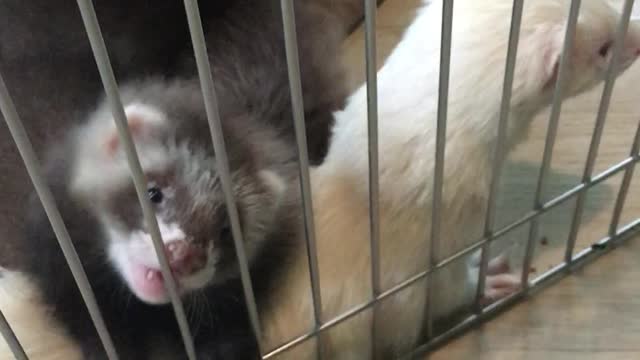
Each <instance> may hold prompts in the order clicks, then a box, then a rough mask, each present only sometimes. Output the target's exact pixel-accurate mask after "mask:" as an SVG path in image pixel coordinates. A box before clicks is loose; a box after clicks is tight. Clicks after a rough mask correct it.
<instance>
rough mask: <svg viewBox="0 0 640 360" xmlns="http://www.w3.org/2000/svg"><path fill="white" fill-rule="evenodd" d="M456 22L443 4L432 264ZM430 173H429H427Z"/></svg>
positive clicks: (428, 309)
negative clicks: (452, 38) (452, 35)
mask: <svg viewBox="0 0 640 360" xmlns="http://www.w3.org/2000/svg"><path fill="white" fill-rule="evenodd" d="M452 25H453V0H450V1H445V2H443V4H442V27H441V34H440V72H439V79H438V115H437V116H438V117H437V130H436V149H435V160H436V162H435V165H434V178H433V204H432V207H431V233H430V234H429V236H430V240H429V266H430V267H434V266H435V265H436V263H437V262H438V255H439V254H438V253H439V244H438V242H439V241H440V225H441V223H442V214H441V210H442V191H443V185H444V184H443V178H444V166H445V164H444V155H445V147H446V136H447V110H448V105H449V104H448V100H449V75H450V65H451V32H452ZM425 176H426V174H425ZM433 282H434V281H433V278H432V279H427V289H426V291H427V301H426V303H425V312H424V313H425V324H426V335H427V338H430V337H431V336H432V335H433V297H432V296H431V294H432V293H433V291H432V290H431V288H432V286H431V285H432V283H433Z"/></svg>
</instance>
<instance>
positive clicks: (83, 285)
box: [0, 74, 118, 360]
mask: <svg viewBox="0 0 640 360" xmlns="http://www.w3.org/2000/svg"><path fill="white" fill-rule="evenodd" d="M0 111H1V112H2V115H3V117H4V120H5V122H6V123H7V126H8V127H9V132H10V133H11V136H12V137H13V140H14V141H15V143H16V146H17V147H18V151H19V152H20V156H22V160H23V161H24V165H25V167H26V168H27V172H28V173H29V177H30V178H31V182H32V183H33V186H34V188H35V189H36V193H37V194H38V197H39V198H40V201H41V202H42V206H43V207H44V210H45V213H46V214H47V217H48V218H49V222H50V223H51V227H52V228H53V232H54V234H55V235H56V238H57V239H58V243H59V244H60V248H61V249H62V253H63V255H64V257H65V259H66V260H67V264H69V269H70V270H71V274H72V275H73V278H74V279H75V281H76V284H77V285H78V289H79V290H80V294H81V295H82V299H83V300H84V302H85V305H86V306H87V310H88V311H89V316H90V317H91V320H93V324H94V325H95V328H96V331H97V332H98V336H99V337H100V341H101V342H102V345H103V346H104V349H105V351H106V353H107V357H108V358H109V359H110V360H117V359H118V354H117V352H116V349H115V346H114V345H113V340H112V339H111V336H110V335H109V331H108V330H107V326H106V325H105V323H104V319H103V317H102V315H101V314H100V308H99V307H98V303H97V301H96V297H95V294H94V293H93V290H92V289H91V284H89V279H88V278H87V274H86V273H85V272H84V268H83V267H82V263H81V262H80V257H78V253H77V252H76V249H75V247H74V246H73V243H72V242H71V239H70V237H69V232H68V231H67V227H66V226H65V225H64V221H63V220H62V215H60V211H59V210H58V207H57V205H56V202H55V200H54V197H53V194H52V193H51V189H49V186H48V185H47V182H46V180H45V176H44V174H43V173H42V168H41V167H40V163H39V161H38V158H37V156H36V153H35V151H34V150H33V146H32V145H31V141H29V137H28V136H27V132H26V131H25V129H24V126H23V125H22V121H21V120H20V117H19V116H18V112H17V111H16V107H15V104H14V103H13V100H12V99H11V96H10V94H9V90H8V89H7V86H6V84H5V82H4V78H3V76H2V74H0Z"/></svg>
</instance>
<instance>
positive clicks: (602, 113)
mask: <svg viewBox="0 0 640 360" xmlns="http://www.w3.org/2000/svg"><path fill="white" fill-rule="evenodd" d="M633 2H634V0H626V1H625V3H624V8H623V11H622V17H621V19H620V24H619V25H618V30H617V34H616V37H615V41H614V44H613V53H612V55H611V60H610V63H609V67H608V68H607V76H606V81H605V84H604V89H603V91H602V97H601V98H600V106H599V107H598V115H597V116H596V124H595V128H594V130H593V136H592V137H591V144H590V145H589V152H588V154H587V161H586V164H585V167H584V173H583V175H582V183H584V184H585V185H587V184H589V183H590V182H591V181H592V175H593V169H594V167H595V164H596V159H597V157H598V150H599V148H600V140H601V139H602V133H603V131H604V125H605V122H606V120H607V113H608V112H609V104H610V103H611V96H612V94H613V89H614V86H615V83H616V79H617V76H618V70H619V65H620V64H618V62H619V60H620V54H621V52H622V49H623V48H624V46H623V45H624V38H625V36H626V34H627V29H628V27H629V20H630V18H631V10H632V8H633ZM587 193H588V191H582V192H580V193H579V194H578V197H577V199H576V206H575V208H574V211H573V218H572V220H571V229H570V231H569V238H568V241H567V248H566V250H565V255H564V261H565V262H566V263H567V264H570V263H572V262H573V251H574V248H575V246H576V240H577V238H578V231H579V228H580V224H581V220H582V213H583V212H584V204H585V200H586V198H587Z"/></svg>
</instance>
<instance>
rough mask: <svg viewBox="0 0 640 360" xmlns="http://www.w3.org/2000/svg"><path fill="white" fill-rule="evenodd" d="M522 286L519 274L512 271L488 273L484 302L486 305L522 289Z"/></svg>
mask: <svg viewBox="0 0 640 360" xmlns="http://www.w3.org/2000/svg"><path fill="white" fill-rule="evenodd" d="M521 286H522V283H521V281H520V276H518V275H515V274H510V273H500V274H495V275H489V274H487V278H486V281H485V287H484V296H483V297H482V304H483V305H484V306H486V305H490V304H492V303H494V302H496V301H498V300H501V299H504V298H505V297H507V296H509V295H512V294H514V293H516V292H517V291H518V290H520V288H521Z"/></svg>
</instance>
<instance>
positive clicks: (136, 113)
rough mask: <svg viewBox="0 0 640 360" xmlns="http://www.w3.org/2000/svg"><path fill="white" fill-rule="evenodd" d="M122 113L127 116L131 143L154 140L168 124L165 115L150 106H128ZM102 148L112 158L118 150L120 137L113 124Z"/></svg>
mask: <svg viewBox="0 0 640 360" xmlns="http://www.w3.org/2000/svg"><path fill="white" fill-rule="evenodd" d="M124 112H125V115H126V116H127V123H128V125H129V132H130V133H131V136H132V137H133V141H134V142H137V143H138V142H146V141H150V140H154V139H156V138H157V137H158V136H159V135H161V134H162V132H163V130H164V129H166V126H167V124H168V122H167V117H166V116H165V114H164V113H162V112H161V111H160V110H158V109H156V108H155V107H153V106H150V105H145V104H130V105H127V106H126V107H125V109H124ZM111 121H113V119H111ZM102 146H103V149H104V150H105V152H106V154H107V155H109V156H113V155H114V154H115V153H117V152H118V151H119V150H120V147H121V146H120V137H119V136H118V130H117V128H116V124H115V122H114V123H112V126H111V129H110V131H108V132H107V133H106V136H105V137H104V141H103V142H102Z"/></svg>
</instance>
